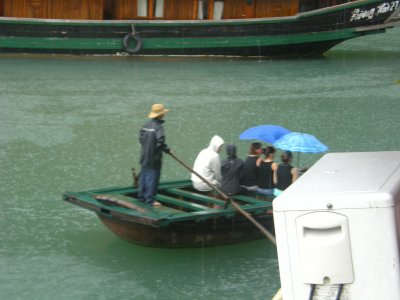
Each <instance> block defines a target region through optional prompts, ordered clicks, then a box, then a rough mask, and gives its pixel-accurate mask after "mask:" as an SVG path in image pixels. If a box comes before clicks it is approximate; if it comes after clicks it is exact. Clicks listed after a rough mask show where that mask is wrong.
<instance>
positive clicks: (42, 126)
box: [0, 28, 400, 300]
mask: <svg viewBox="0 0 400 300" xmlns="http://www.w3.org/2000/svg"><path fill="white" fill-rule="evenodd" d="M0 68H1V69H0V70H1V71H0V191H1V209H0V228H1V231H0V298H1V299H13V300H14V299H74V300H76V299H210V300H212V299H270V298H271V297H272V295H273V294H274V293H275V292H276V290H277V289H278V288H279V286H280V283H279V276H278V262H277V258H276V250H275V248H274V246H272V245H271V244H270V243H269V242H268V241H266V240H260V241H256V242H252V243H246V244H240V245H232V246H223V247H216V248H205V249H182V250H168V249H152V248H143V247H140V246H136V245H132V244H129V243H127V242H125V241H122V240H120V239H119V238H117V237H116V236H114V235H113V234H112V233H111V232H109V231H108V230H107V229H106V228H105V227H104V226H103V225H102V224H101V223H100V221H99V220H98V219H97V218H96V216H95V215H94V214H92V213H90V212H88V211H85V210H82V209H79V208H77V207H74V206H72V205H70V204H68V203H64V202H62V201H61V194H62V192H64V191H67V190H70V191H71V190H72V191H79V190H86V189H91V188H98V187H107V186H123V185H128V184H131V181H132V180H131V174H130V168H131V167H132V166H136V167H138V151H139V145H138V142H137V132H138V129H139V127H140V126H141V125H142V123H143V122H145V121H146V114H147V113H148V111H149V107H150V104H151V103H154V102H162V103H164V104H165V105H166V106H167V107H169V108H171V112H170V113H169V114H168V115H167V119H166V120H167V122H166V123H165V129H166V133H167V140H168V144H169V145H170V147H171V148H172V150H173V151H174V153H175V155H176V156H178V157H179V158H181V159H182V160H183V161H185V162H187V163H189V164H192V163H193V161H194V159H195V157H196V155H197V152H198V151H199V150H201V149H202V148H203V147H205V146H206V145H207V144H208V142H209V139H210V138H211V136H212V135H214V134H219V135H220V136H221V137H223V138H224V139H225V141H226V142H227V143H234V144H236V145H237V146H238V148H239V154H240V156H241V157H245V155H246V151H247V148H248V142H246V141H239V140H238V135H239V134H240V133H241V132H242V131H243V130H245V129H246V128H248V127H251V126H255V125H259V124H279V125H282V126H285V127H287V128H289V129H291V130H293V131H300V132H307V133H311V134H314V135H316V136H317V137H318V138H319V139H320V140H321V141H322V142H324V143H325V144H326V145H328V146H329V147H330V151H334V152H337V151H379V150H400V139H399V122H398V119H399V117H398V114H399V112H400V82H399V80H400V28H397V29H395V30H391V31H388V33H386V34H383V35H376V36H368V37H365V38H360V39H356V40H354V41H348V42H347V43H344V44H343V45H341V46H338V47H336V48H335V49H333V50H331V51H330V52H329V53H327V55H326V56H325V58H322V59H310V60H293V61H269V60H259V59H234V58H226V59H211V58H193V59H184V58H180V57H176V58H161V57H159V58H151V59H150V58H123V57H115V58H109V57H108V58H107V57H95V58H89V57H79V58H77V57H68V56H61V57H59V56H54V57H53V56H36V57H32V56H2V57H0ZM319 157H320V155H317V154H313V155H312V154H302V155H301V157H300V164H301V165H302V166H307V165H310V164H312V163H313V162H315V161H316V160H317V159H318V158H319ZM188 175H189V174H188V173H187V171H186V170H184V169H183V168H182V167H181V166H180V165H178V164H177V163H176V162H174V161H172V160H171V159H170V158H168V157H167V158H166V160H165V163H164V168H163V178H168V179H175V178H185V177H187V176H188Z"/></svg>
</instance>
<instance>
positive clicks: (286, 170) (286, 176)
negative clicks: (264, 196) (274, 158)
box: [276, 163, 293, 191]
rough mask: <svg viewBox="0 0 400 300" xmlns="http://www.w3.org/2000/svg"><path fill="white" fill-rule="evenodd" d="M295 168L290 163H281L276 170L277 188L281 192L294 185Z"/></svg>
mask: <svg viewBox="0 0 400 300" xmlns="http://www.w3.org/2000/svg"><path fill="white" fill-rule="evenodd" d="M292 169H293V166H292V165H291V164H288V163H281V164H279V166H278V169H277V170H276V177H277V183H276V188H277V189H280V190H281V191H284V190H286V188H288V187H289V185H291V184H292Z"/></svg>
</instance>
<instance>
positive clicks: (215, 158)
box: [191, 135, 224, 192]
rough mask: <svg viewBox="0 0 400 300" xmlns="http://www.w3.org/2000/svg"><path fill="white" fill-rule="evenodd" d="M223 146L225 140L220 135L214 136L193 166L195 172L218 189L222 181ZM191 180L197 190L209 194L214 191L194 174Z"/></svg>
mask: <svg viewBox="0 0 400 300" xmlns="http://www.w3.org/2000/svg"><path fill="white" fill-rule="evenodd" d="M223 145H224V140H223V139H222V138H221V137H219V136H218V135H214V136H213V137H212V139H211V141H210V144H209V146H208V147H207V148H205V149H203V150H201V151H200V153H199V154H198V156H197V158H196V160H195V162H194V166H193V170H194V171H196V172H197V173H198V174H199V175H201V176H202V177H203V178H204V179H206V180H207V181H208V182H209V183H211V184H213V185H215V186H216V187H220V186H221V181H222V176H221V160H220V157H219V152H220V151H221V149H222V147H223ZM191 179H192V184H193V187H194V188H195V189H196V190H198V191H201V192H209V191H212V190H213V189H212V188H211V187H210V186H209V185H208V184H207V183H205V182H204V181H203V180H202V179H200V178H199V177H198V176H197V175H196V174H194V173H193V174H192V176H191Z"/></svg>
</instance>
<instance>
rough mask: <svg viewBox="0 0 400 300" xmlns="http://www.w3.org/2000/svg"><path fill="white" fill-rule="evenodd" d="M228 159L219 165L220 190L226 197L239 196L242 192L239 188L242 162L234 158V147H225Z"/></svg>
mask: <svg viewBox="0 0 400 300" xmlns="http://www.w3.org/2000/svg"><path fill="white" fill-rule="evenodd" d="M226 154H227V156H228V158H226V159H224V160H223V161H222V164H221V174H222V183H221V190H222V191H223V192H224V193H225V194H226V195H228V196H230V195H235V194H239V193H240V192H241V190H242V188H241V186H240V173H241V171H242V169H243V161H242V160H241V159H240V158H237V157H236V146H235V145H228V146H226Z"/></svg>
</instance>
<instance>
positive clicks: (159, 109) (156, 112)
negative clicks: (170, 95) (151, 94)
mask: <svg viewBox="0 0 400 300" xmlns="http://www.w3.org/2000/svg"><path fill="white" fill-rule="evenodd" d="M167 112H169V109H167V108H165V107H164V105H162V104H153V105H152V106H151V112H150V113H149V114H148V117H149V118H150V119H154V118H157V117H159V116H162V115H164V114H165V113H167Z"/></svg>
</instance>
